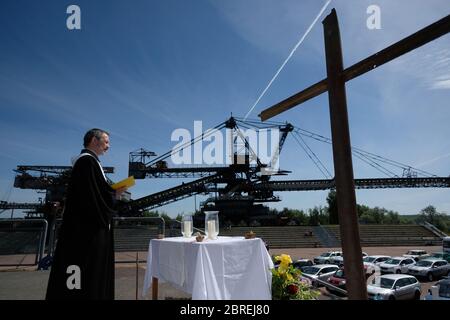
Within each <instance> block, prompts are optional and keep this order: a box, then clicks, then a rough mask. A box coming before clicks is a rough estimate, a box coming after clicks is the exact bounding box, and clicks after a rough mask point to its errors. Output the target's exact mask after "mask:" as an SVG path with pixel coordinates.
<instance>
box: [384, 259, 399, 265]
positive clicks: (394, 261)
mask: <svg viewBox="0 0 450 320" xmlns="http://www.w3.org/2000/svg"><path fill="white" fill-rule="evenodd" d="M384 263H386V264H395V265H398V264H400V260H399V259H389V260H386V261H385V262H384Z"/></svg>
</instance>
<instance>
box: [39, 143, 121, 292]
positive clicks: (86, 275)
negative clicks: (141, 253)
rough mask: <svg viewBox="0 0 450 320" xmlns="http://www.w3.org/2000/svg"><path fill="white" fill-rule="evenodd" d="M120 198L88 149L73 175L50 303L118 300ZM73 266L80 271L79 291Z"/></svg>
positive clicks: (48, 289) (58, 246)
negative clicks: (116, 238)
mask: <svg viewBox="0 0 450 320" xmlns="http://www.w3.org/2000/svg"><path fill="white" fill-rule="evenodd" d="M114 192H115V191H114V190H113V189H112V188H111V187H110V186H109V184H108V183H107V181H106V179H105V176H104V173H103V171H102V169H101V166H100V163H99V162H98V158H97V156H96V155H95V154H94V153H93V152H91V151H90V150H87V149H84V150H83V151H82V155H81V156H80V157H79V158H78V159H77V160H76V162H75V164H74V166H73V169H72V176H71V180H70V183H69V187H68V193H67V199H66V205H65V210H64V213H63V222H62V225H61V229H60V233H59V237H58V242H57V245H56V250H55V255H54V260H53V265H52V268H51V272H50V278H49V281H48V286H47V295H46V299H114V239H113V228H112V217H113V214H114V210H113V205H114V197H113V195H114ZM70 266H77V267H78V268H79V271H80V272H79V275H80V277H79V280H80V281H79V283H80V284H81V287H79V288H78V287H76V284H77V282H76V281H77V278H76V277H77V275H76V273H77V270H76V269H74V268H73V267H70ZM69 267H70V268H69Z"/></svg>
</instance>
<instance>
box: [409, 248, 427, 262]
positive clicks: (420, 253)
mask: <svg viewBox="0 0 450 320" xmlns="http://www.w3.org/2000/svg"><path fill="white" fill-rule="evenodd" d="M403 256H404V257H405V258H413V259H414V260H415V261H419V259H424V258H427V257H429V256H430V255H429V254H428V252H426V251H425V250H408V252H406V253H405V254H404V255H403Z"/></svg>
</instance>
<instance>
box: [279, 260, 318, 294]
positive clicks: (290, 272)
mask: <svg viewBox="0 0 450 320" xmlns="http://www.w3.org/2000/svg"><path fill="white" fill-rule="evenodd" d="M274 260H275V261H274V262H275V263H279V265H278V268H274V269H272V299H273V300H311V299H315V298H317V297H318V296H319V295H320V293H319V292H318V291H317V290H312V289H311V286H310V285H309V283H308V282H307V281H305V280H303V279H302V278H301V273H302V272H301V271H300V270H299V269H297V268H294V266H293V265H292V259H291V257H290V256H289V255H287V254H282V255H280V256H276V257H274Z"/></svg>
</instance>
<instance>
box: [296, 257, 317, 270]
mask: <svg viewBox="0 0 450 320" xmlns="http://www.w3.org/2000/svg"><path fill="white" fill-rule="evenodd" d="M292 265H293V266H294V268H297V269H301V268H302V267H307V266H312V265H314V262H313V261H312V260H310V259H298V260H295V261H294V262H293V263H292Z"/></svg>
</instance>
